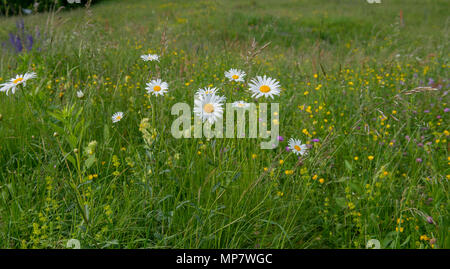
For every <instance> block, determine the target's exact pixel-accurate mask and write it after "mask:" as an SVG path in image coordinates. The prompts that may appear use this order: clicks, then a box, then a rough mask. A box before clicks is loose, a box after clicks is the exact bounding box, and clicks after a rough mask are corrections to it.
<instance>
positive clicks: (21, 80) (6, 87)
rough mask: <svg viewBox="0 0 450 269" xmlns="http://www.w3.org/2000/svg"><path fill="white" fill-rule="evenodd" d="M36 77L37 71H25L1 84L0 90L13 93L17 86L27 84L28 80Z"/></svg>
mask: <svg viewBox="0 0 450 269" xmlns="http://www.w3.org/2000/svg"><path fill="white" fill-rule="evenodd" d="M35 77H36V73H34V72H31V73H25V74H23V75H17V76H16V77H15V78H12V79H10V80H9V82H6V83H3V84H1V85H0V87H1V88H0V92H6V95H8V94H9V91H11V92H12V93H13V94H14V93H15V92H16V88H17V86H19V85H20V84H23V86H25V85H26V81H27V80H29V79H32V78H35Z"/></svg>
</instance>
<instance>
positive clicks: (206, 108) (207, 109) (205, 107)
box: [203, 104, 214, 113]
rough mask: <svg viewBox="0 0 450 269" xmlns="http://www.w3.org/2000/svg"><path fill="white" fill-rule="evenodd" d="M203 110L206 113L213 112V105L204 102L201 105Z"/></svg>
mask: <svg viewBox="0 0 450 269" xmlns="http://www.w3.org/2000/svg"><path fill="white" fill-rule="evenodd" d="M203 110H205V112H206V113H213V112H214V106H213V105H211V104H206V105H204V106H203Z"/></svg>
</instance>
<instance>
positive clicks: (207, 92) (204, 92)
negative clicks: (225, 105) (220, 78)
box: [195, 87, 226, 101]
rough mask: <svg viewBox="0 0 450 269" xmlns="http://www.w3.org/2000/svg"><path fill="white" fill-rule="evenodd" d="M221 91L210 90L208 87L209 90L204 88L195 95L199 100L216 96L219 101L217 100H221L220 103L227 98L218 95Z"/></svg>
mask: <svg viewBox="0 0 450 269" xmlns="http://www.w3.org/2000/svg"><path fill="white" fill-rule="evenodd" d="M218 90H219V89H217V88H210V87H207V88H203V89H198V91H197V92H196V93H195V94H196V95H197V97H198V98H200V99H201V98H205V97H206V96H211V95H215V96H216V97H217V98H218V99H217V100H220V101H225V99H226V98H225V97H223V96H219V95H216V93H217V91H218Z"/></svg>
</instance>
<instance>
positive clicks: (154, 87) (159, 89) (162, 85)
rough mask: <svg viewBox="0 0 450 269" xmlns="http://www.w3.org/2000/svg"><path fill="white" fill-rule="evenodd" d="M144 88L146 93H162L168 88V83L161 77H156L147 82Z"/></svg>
mask: <svg viewBox="0 0 450 269" xmlns="http://www.w3.org/2000/svg"><path fill="white" fill-rule="evenodd" d="M145 89H146V90H147V92H148V94H153V95H164V94H165V93H166V92H167V90H168V89H169V84H167V82H164V81H162V80H161V79H156V80H152V81H150V82H149V83H147V87H146V88H145Z"/></svg>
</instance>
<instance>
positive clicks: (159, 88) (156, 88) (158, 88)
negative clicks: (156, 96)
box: [153, 85, 161, 92]
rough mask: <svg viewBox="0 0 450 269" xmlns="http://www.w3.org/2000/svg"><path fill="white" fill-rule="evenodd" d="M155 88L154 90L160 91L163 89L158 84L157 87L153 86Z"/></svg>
mask: <svg viewBox="0 0 450 269" xmlns="http://www.w3.org/2000/svg"><path fill="white" fill-rule="evenodd" d="M153 90H154V91H155V92H159V91H160V90H161V87H160V86H158V85H156V86H155V87H153Z"/></svg>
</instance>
